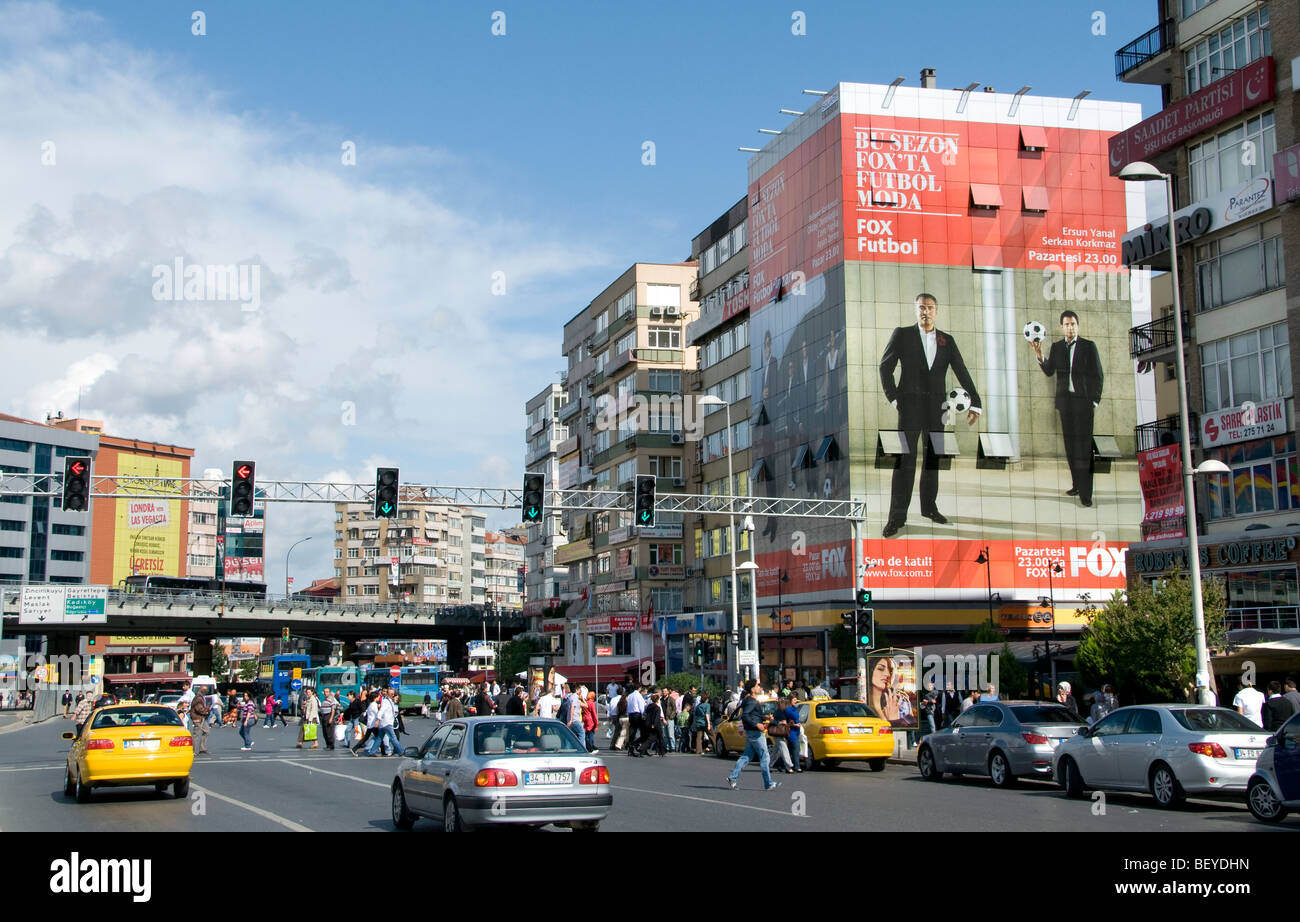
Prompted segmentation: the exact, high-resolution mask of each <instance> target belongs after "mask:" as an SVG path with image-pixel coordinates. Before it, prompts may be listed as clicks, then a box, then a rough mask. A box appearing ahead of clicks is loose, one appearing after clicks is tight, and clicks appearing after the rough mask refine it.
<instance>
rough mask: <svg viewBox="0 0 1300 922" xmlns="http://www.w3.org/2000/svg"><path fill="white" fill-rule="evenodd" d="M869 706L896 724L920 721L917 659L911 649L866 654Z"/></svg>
mask: <svg viewBox="0 0 1300 922" xmlns="http://www.w3.org/2000/svg"><path fill="white" fill-rule="evenodd" d="M867 706H868V707H870V708H871V710H873V711H875V713H876V716H878V717H880V718H882V719H884V720H887V721H889V722H890V724H891V725H893V726H894V727H895V728H898V729H903V730H906V729H911V728H915V727H916V726H917V725H918V724H919V722H920V720H919V717H918V716H917V715H918V711H917V704H916V663H915V660H914V657H913V656H912V655H911V654H910V653H904V652H895V651H892V650H890V651H885V652H883V653H879V654H874V655H871V656H868V657H867Z"/></svg>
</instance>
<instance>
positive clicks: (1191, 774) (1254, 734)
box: [1052, 704, 1269, 807]
mask: <svg viewBox="0 0 1300 922" xmlns="http://www.w3.org/2000/svg"><path fill="white" fill-rule="evenodd" d="M1268 737H1269V734H1268V733H1266V732H1265V731H1264V730H1262V729H1261V728H1260V727H1258V726H1256V725H1255V724H1253V723H1251V722H1250V721H1249V720H1247V719H1246V718H1245V717H1242V716H1241V715H1240V714H1238V713H1237V712H1236V711H1229V710H1227V709H1226V708H1219V707H1203V706H1200V705H1190V704H1144V705H1136V706H1133V707H1124V708H1120V709H1119V710H1117V711H1114V712H1112V713H1110V714H1108V715H1107V716H1106V717H1103V718H1102V719H1101V720H1099V721H1097V723H1096V724H1095V725H1094V726H1092V727H1090V728H1088V729H1086V730H1081V731H1080V732H1079V735H1078V736H1077V737H1075V738H1074V739H1072V740H1067V741H1065V742H1064V743H1062V744H1061V745H1060V746H1059V747H1058V748H1057V750H1056V757H1055V759H1054V760H1053V766H1052V767H1053V774H1054V775H1055V777H1056V780H1057V782H1058V783H1059V784H1060V785H1061V786H1062V787H1063V788H1065V792H1066V794H1068V795H1069V796H1071V797H1080V796H1082V795H1083V792H1084V790H1085V789H1093V790H1100V789H1105V790H1114V791H1150V792H1151V796H1152V797H1154V798H1155V799H1156V803H1157V804H1159V805H1160V806H1162V807H1176V806H1179V805H1180V804H1181V803H1182V801H1183V800H1184V799H1185V798H1186V796H1187V795H1188V794H1199V795H1202V796H1204V795H1213V794H1222V793H1233V794H1244V793H1245V791H1246V785H1247V783H1248V782H1249V781H1250V776H1251V775H1252V774H1253V773H1254V771H1255V760H1256V758H1258V756H1259V754H1260V753H1261V752H1262V751H1263V750H1264V748H1265V746H1266V745H1267V743H1266V741H1267V739H1268Z"/></svg>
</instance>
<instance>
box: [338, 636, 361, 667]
mask: <svg viewBox="0 0 1300 922" xmlns="http://www.w3.org/2000/svg"><path fill="white" fill-rule="evenodd" d="M356 661H357V642H356V641H355V640H345V641H343V650H342V652H341V653H340V654H339V662H341V663H355V662H356Z"/></svg>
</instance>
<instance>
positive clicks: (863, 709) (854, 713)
mask: <svg viewBox="0 0 1300 922" xmlns="http://www.w3.org/2000/svg"><path fill="white" fill-rule="evenodd" d="M875 716H876V713H875V711H873V710H871V708H869V707H867V706H866V705H865V704H863V703H862V702H860V701H832V702H831V703H830V704H819V705H817V719H818V720H826V719H827V718H830V717H875Z"/></svg>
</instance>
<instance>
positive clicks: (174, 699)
mask: <svg viewBox="0 0 1300 922" xmlns="http://www.w3.org/2000/svg"><path fill="white" fill-rule="evenodd" d="M180 700H181V696H180V695H159V696H158V701H157V703H158V704H162V705H166V706H167V707H169V708H171V709H172V710H173V711H174V710H176V705H177V704H178V703H179V702H180ZM146 703H147V702H146Z"/></svg>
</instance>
